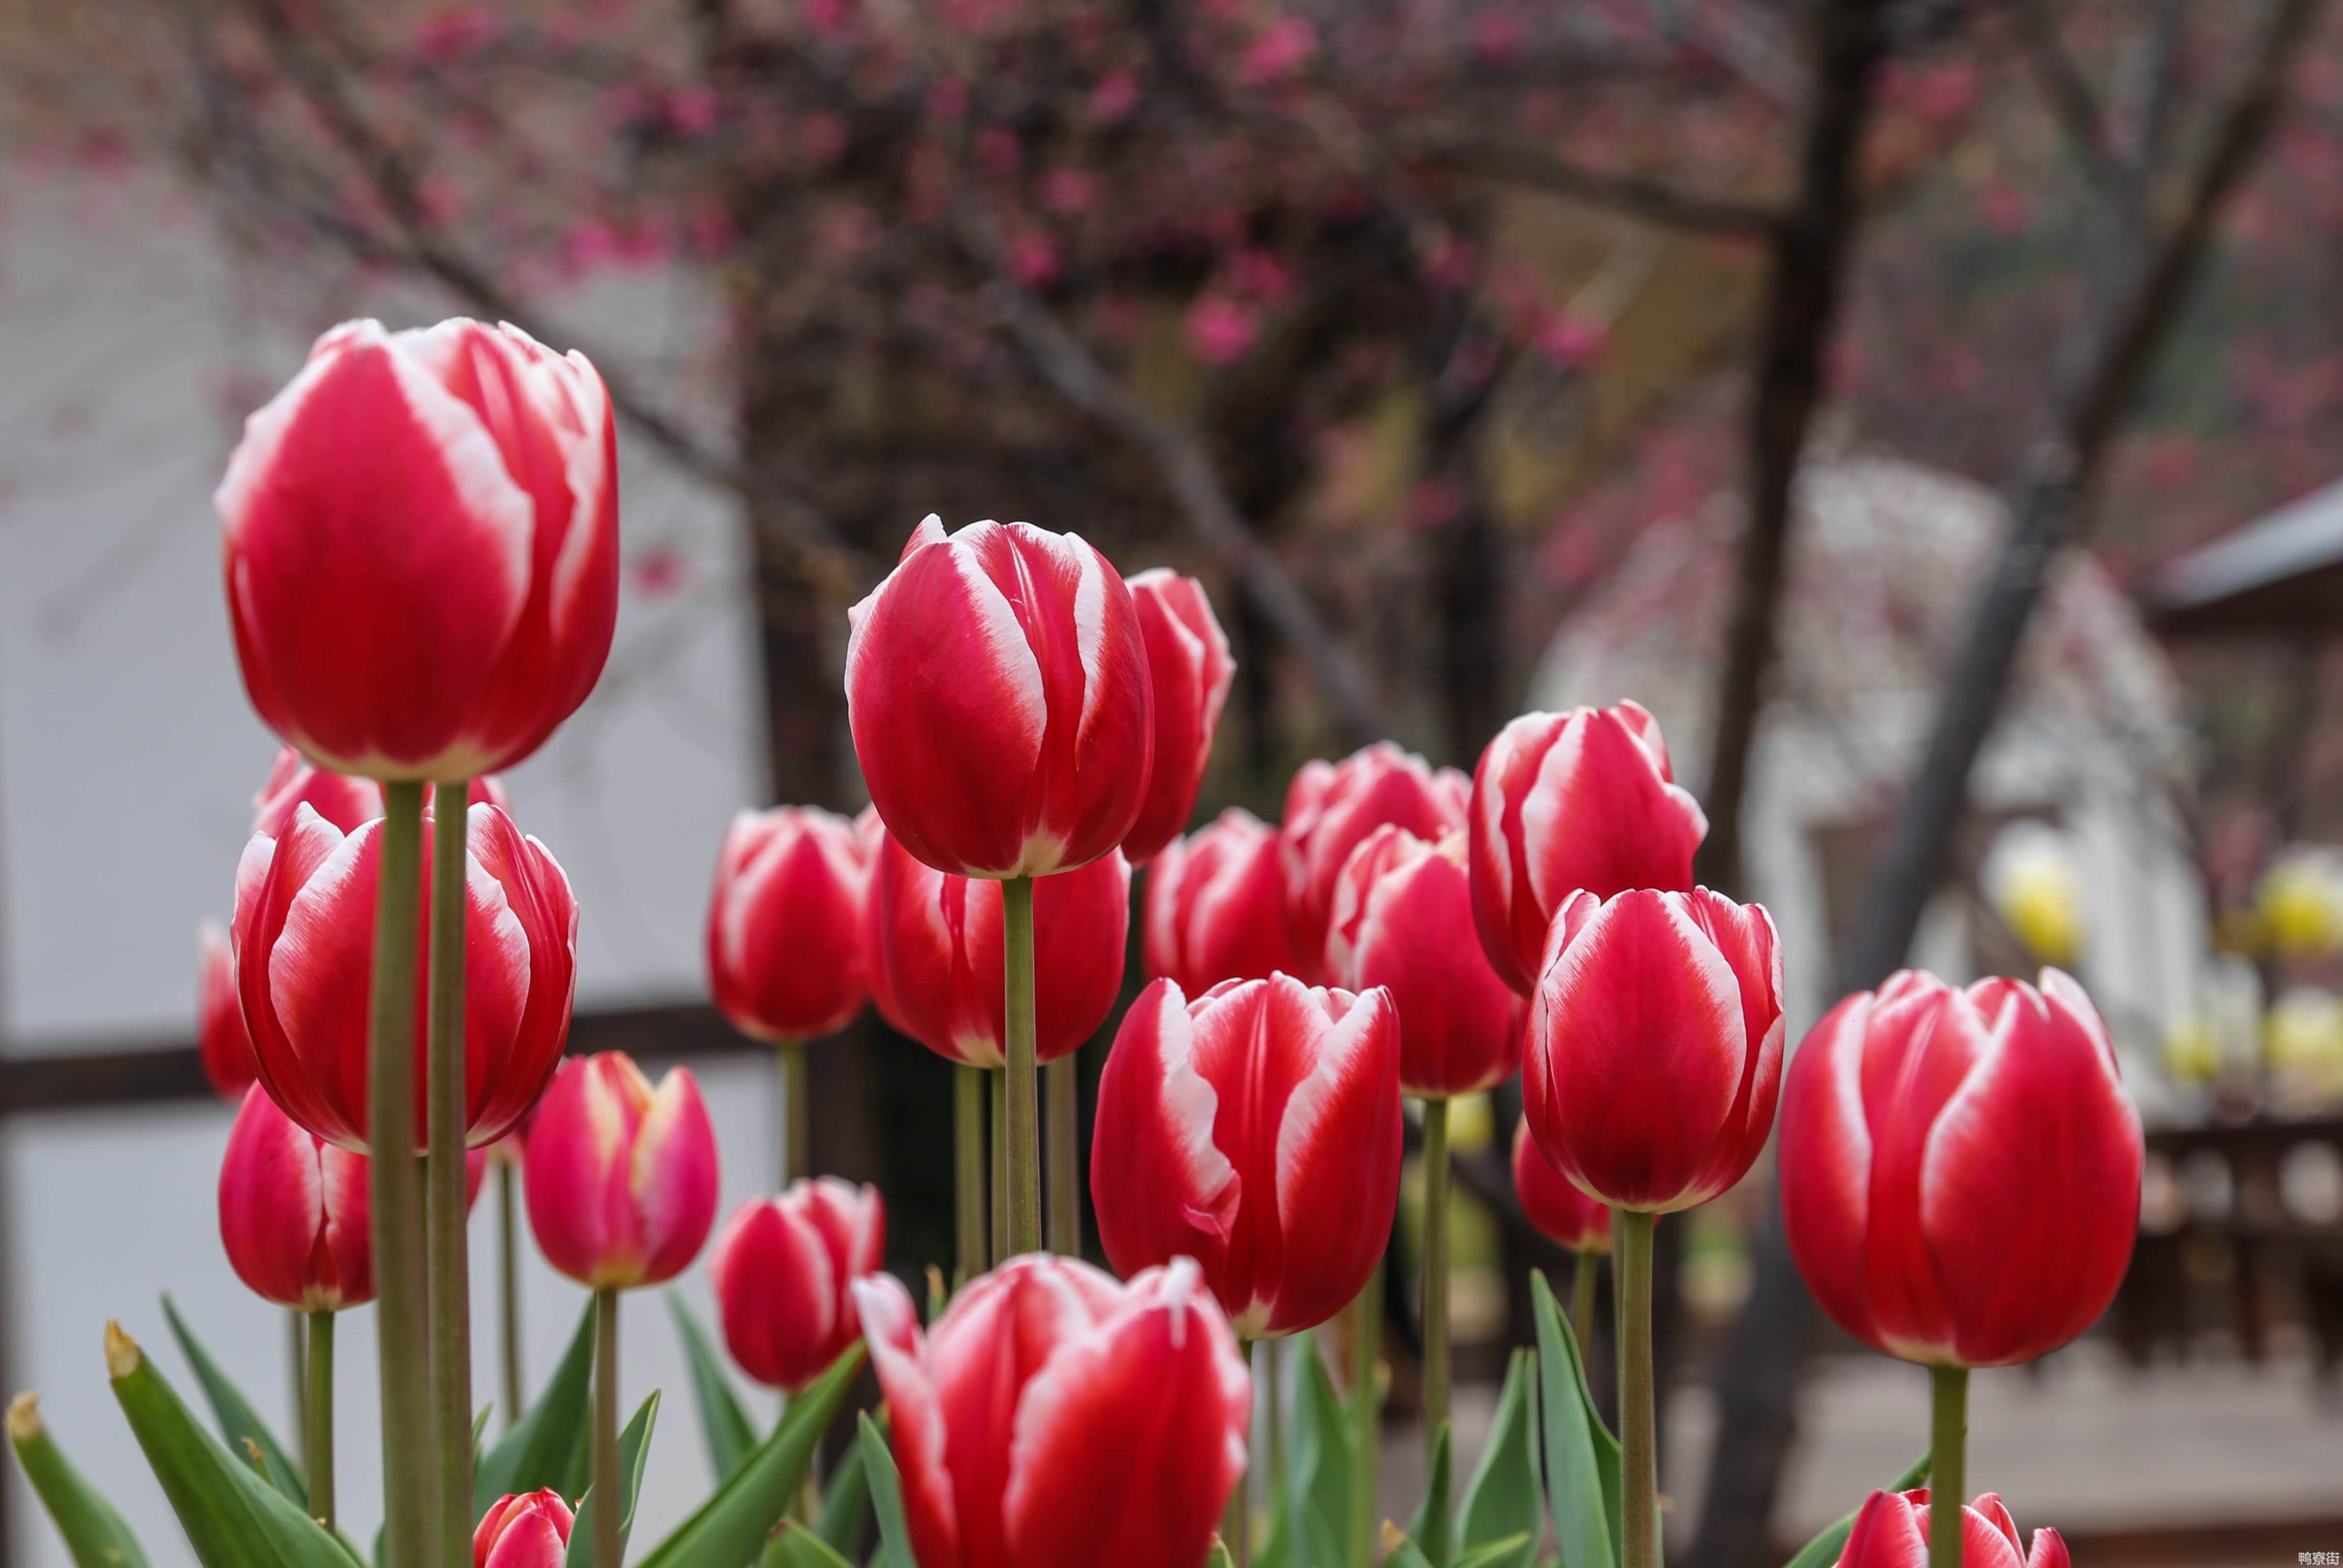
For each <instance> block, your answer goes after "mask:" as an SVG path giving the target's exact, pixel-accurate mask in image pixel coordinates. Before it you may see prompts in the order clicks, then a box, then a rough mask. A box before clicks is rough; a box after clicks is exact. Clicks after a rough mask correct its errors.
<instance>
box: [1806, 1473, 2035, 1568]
mask: <svg viewBox="0 0 2343 1568" xmlns="http://www.w3.org/2000/svg"><path fill="white" fill-rule="evenodd" d="M1929 1522H1930V1509H1929V1506H1928V1489H1927V1488H1926V1487H1925V1486H1924V1487H1921V1488H1920V1489H1919V1490H1917V1491H1916V1492H1875V1493H1872V1494H1871V1495H1870V1496H1869V1497H1868V1498H1866V1499H1865V1501H1864V1504H1863V1506H1862V1507H1861V1508H1860V1509H1858V1510H1857V1511H1856V1512H1855V1529H1854V1532H1853V1533H1851V1534H1849V1535H1848V1536H1847V1538H1846V1545H1845V1547H1843V1548H1842V1549H1841V1550H1840V1552H1839V1558H1838V1568H1927V1564H1928V1531H1929ZM1961 1561H1962V1563H1964V1564H1965V1568H2071V1564H2072V1563H2073V1561H2074V1559H2073V1558H2072V1557H2070V1556H2069V1555H2068V1554H2067V1552H2066V1541H2065V1539H2064V1538H2062V1537H2061V1536H2060V1535H2059V1533H2057V1532H2056V1530H2053V1529H2051V1528H2049V1527H2048V1526H2047V1525H2045V1526H2044V1527H2043V1528H2041V1529H2039V1530H2036V1532H2035V1533H2034V1546H2033V1550H2031V1551H2028V1550H2027V1549H2026V1543H2025V1541H2024V1539H2023V1538H2021V1537H2020V1536H2019V1534H2018V1533H2017V1522H2016V1520H2014V1519H2012V1518H2011V1517H2010V1516H2009V1510H2008V1509H2007V1508H2006V1507H2004V1506H2003V1505H2002V1501H2001V1499H2000V1498H1999V1497H1997V1496H1996V1495H1995V1494H1994V1493H1990V1492H1988V1493H1986V1494H1985V1495H1984V1496H1982V1497H1980V1498H1978V1499H1977V1500H1976V1502H1975V1503H1970V1504H1968V1505H1967V1506H1966V1507H1965V1508H1963V1509H1962V1510H1961Z"/></svg>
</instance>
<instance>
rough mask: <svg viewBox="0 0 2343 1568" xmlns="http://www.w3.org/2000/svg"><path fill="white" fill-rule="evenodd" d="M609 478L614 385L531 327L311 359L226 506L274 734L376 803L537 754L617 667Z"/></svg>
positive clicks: (232, 478)
mask: <svg viewBox="0 0 2343 1568" xmlns="http://www.w3.org/2000/svg"><path fill="white" fill-rule="evenodd" d="M617 466H618V447H617V439H616V434H615V430H614V427H613V426H612V424H611V418H610V402H609V397H608V395H607V394H606V393H605V391H604V390H603V387H602V379H601V377H599V376H598V375H597V374H595V371H594V367H592V366H591V365H588V363H587V362H586V360H585V358H584V357H582V356H580V355H578V354H574V353H573V354H570V355H568V356H566V357H565V356H558V355H556V354H554V353H553V352H552V351H550V350H549V349H547V348H545V347H542V346H541V345H539V344H538V343H536V342H535V341H533V340H532V339H530V337H528V335H527V334H526V333H523V332H521V331H520V330H519V329H518V328H517V327H484V326H482V325H481V324H479V323H478V322H476V321H466V320H460V319H458V320H453V321H445V322H442V323H440V324H439V325H438V326H437V327H430V328H428V329H425V330H420V331H412V332H397V333H392V332H386V331H384V330H383V328H382V326H381V324H380V323H378V322H373V321H348V322H344V323H343V324H342V325H341V326H339V327H335V328H333V329H332V330H331V331H329V332H327V334H326V335H325V336H324V337H320V338H318V339H317V346H316V347H313V348H312V349H311V350H310V351H309V361H308V363H307V365H306V366H304V367H302V369H301V373H300V374H299V375H297V376H296V377H294V378H293V379H292V381H291V382H290V383H288V384H287V386H286V387H285V389H284V390H283V391H281V392H279V393H278V394H277V396H276V397H275V398H273V399H272V400H271V401H270V402H269V403H268V404H267V405H266V407H263V408H261V409H260V410H259V411H258V412H257V413H256V414H254V415H253V416H252V417H251V418H249V419H247V420H246V422H245V430H244V439H243V440H242V441H241V442H240V443H239V444H238V445H237V447H236V452H235V454H234V456H232V457H230V458H229V459H228V466H227V474H226V477H225V478H223V479H222V480H221V481H220V487H219V491H218V493H217V495H216V497H215V498H214V499H215V501H216V505H217V507H218V509H219V515H220V524H221V544H222V551H221V555H222V565H223V567H224V569H225V575H226V584H227V600H228V619H229V623H230V625H231V627H232V628H233V630H234V632H235V634H236V658H237V662H238V663H239V664H240V665H241V666H242V668H243V671H244V684H245V689H246V692H247V693H248V694H249V695H250V696H251V698H252V704H253V706H254V707H255V708H256V709H259V711H260V716H261V718H262V719H263V720H264V721H266V724H267V725H268V727H269V728H270V729H274V730H276V731H277V734H279V735H281V736H283V737H284V738H285V739H287V740H288V741H290V742H292V743H293V744H294V745H295V746H297V747H298V748H300V749H301V750H302V752H303V753H304V754H305V755H307V756H308V757H310V758H312V759H316V760H317V762H319V763H321V764H323V765H325V766H327V767H329V768H332V769H335V770H336V771H337V772H342V773H355V774H361V775H364V776H366V777H367V778H373V779H470V778H474V777H477V776H478V775H479V774H482V773H488V772H493V771H495V770H497V769H501V768H508V767H510V766H512V765H513V764H514V763H516V762H518V761H519V760H520V759H523V758H524V757H527V756H528V755H529V754H530V753H531V752H533V751H535V750H536V749H538V747H539V746H541V745H543V744H544V743H545V739H546V738H547V737H548V736H549V735H551V734H552V733H553V731H554V729H555V728H556V727H557V726H558V725H559V724H560V723H561V721H562V720H563V719H567V718H568V716H569V715H570V714H571V713H572V712H574V711H575V710H576V709H577V708H578V704H579V703H580V702H583V701H584V700H585V699H586V694H587V693H588V691H590V690H592V689H593V687H594V682H595V680H596V679H597V678H599V676H600V675H601V672H602V664H603V661H604V659H606V658H608V655H609V651H610V634H611V628H612V627H613V625H614V624H615V621H616V618H617V615H618V471H617Z"/></svg>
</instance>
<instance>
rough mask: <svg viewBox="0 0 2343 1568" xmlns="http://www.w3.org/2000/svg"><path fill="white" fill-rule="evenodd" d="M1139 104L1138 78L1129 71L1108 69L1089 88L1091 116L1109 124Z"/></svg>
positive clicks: (1102, 123)
mask: <svg viewBox="0 0 2343 1568" xmlns="http://www.w3.org/2000/svg"><path fill="white" fill-rule="evenodd" d="M1138 106H1139V78H1138V76H1136V75H1133V74H1132V73H1131V72H1129V71H1110V72H1108V73H1107V74H1106V75H1103V76H1101V77H1100V78H1099V85H1097V86H1096V87H1094V88H1092V89H1091V118H1092V119H1093V120H1096V121H1098V122H1099V123H1100V124H1101V125H1111V124H1113V123H1114V122H1115V121H1117V120H1120V119H1121V118H1122V117H1123V116H1126V115H1128V114H1130V113H1131V110H1133V109H1135V108H1137V107H1138Z"/></svg>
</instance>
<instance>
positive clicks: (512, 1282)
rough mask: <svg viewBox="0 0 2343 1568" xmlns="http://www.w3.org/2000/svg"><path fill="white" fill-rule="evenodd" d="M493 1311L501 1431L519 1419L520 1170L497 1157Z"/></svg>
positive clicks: (513, 1164)
mask: <svg viewBox="0 0 2343 1568" xmlns="http://www.w3.org/2000/svg"><path fill="white" fill-rule="evenodd" d="M497 1276H498V1277H497V1286H498V1289H497V1310H498V1312H500V1313H501V1314H502V1316H503V1319H504V1322H503V1329H504V1362H505V1365H504V1374H505V1384H504V1388H505V1430H506V1431H507V1432H510V1431H511V1430H512V1429H513V1424H514V1423H515V1422H518V1421H519V1420H520V1412H521V1405H522V1402H523V1400H524V1395H523V1394H522V1392H521V1362H520V1171H519V1167H518V1164H517V1163H516V1162H515V1161H512V1160H511V1159H509V1158H507V1157H504V1156H499V1157H498V1160H497Z"/></svg>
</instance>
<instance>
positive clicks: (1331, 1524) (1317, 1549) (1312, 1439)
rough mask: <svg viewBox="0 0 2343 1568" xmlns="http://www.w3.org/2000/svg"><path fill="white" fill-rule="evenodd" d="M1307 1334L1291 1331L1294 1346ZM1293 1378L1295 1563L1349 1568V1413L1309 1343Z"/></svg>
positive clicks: (1352, 1556) (1353, 1461)
mask: <svg viewBox="0 0 2343 1568" xmlns="http://www.w3.org/2000/svg"><path fill="white" fill-rule="evenodd" d="M1307 1337H1308V1336H1304V1335H1296V1336H1295V1341H1294V1342H1295V1343H1296V1345H1297V1346H1299V1345H1301V1344H1302V1343H1303V1342H1304V1341H1305V1340H1306V1339H1307ZM1294 1382H1295V1388H1294V1391H1293V1398H1294V1431H1293V1461H1292V1463H1293V1479H1292V1488H1293V1494H1294V1498H1295V1501H1296V1502H1298V1503H1300V1504H1301V1509H1302V1540H1301V1546H1302V1551H1301V1553H1300V1562H1301V1563H1302V1568H1351V1565H1352V1564H1353V1563H1356V1562H1357V1561H1358V1560H1359V1557H1360V1550H1359V1547H1358V1546H1357V1545H1356V1544H1354V1543H1353V1542H1352V1540H1351V1533H1352V1528H1353V1525H1352V1518H1353V1513H1352V1507H1351V1504H1352V1501H1353V1493H1352V1491H1351V1487H1352V1485H1353V1477H1354V1476H1355V1475H1356V1474H1357V1473H1358V1452H1357V1450H1358V1441H1359V1440H1358V1437H1357V1434H1356V1432H1354V1430H1353V1427H1352V1424H1351V1412H1350V1411H1349V1410H1348V1409H1347V1408H1345V1407H1344V1405H1343V1403H1342V1396H1341V1395H1340V1394H1337V1393H1336V1392H1334V1380H1333V1378H1332V1376H1330V1375H1329V1374H1328V1373H1327V1371H1326V1362H1325V1358H1324V1357H1322V1356H1321V1355H1319V1354H1318V1353H1317V1349H1316V1347H1315V1346H1314V1345H1312V1346H1310V1348H1309V1349H1308V1350H1306V1351H1304V1352H1302V1356H1301V1367H1300V1375H1299V1376H1298V1377H1297V1378H1296V1379H1295V1380H1294Z"/></svg>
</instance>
